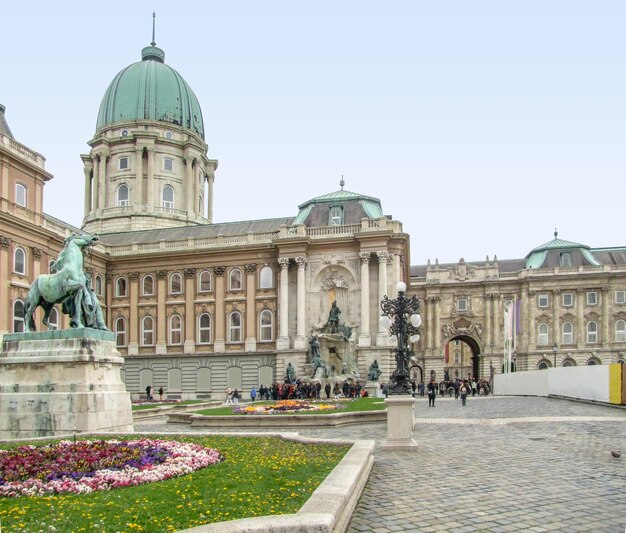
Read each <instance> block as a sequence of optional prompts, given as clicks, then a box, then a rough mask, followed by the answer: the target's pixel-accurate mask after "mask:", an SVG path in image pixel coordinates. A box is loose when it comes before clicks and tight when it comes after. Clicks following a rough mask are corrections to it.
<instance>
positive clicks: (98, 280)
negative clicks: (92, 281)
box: [96, 275, 102, 296]
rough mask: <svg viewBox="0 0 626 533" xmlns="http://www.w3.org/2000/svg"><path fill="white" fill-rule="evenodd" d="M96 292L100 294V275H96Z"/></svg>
mask: <svg viewBox="0 0 626 533" xmlns="http://www.w3.org/2000/svg"><path fill="white" fill-rule="evenodd" d="M96 294H97V295H98V296H102V276H100V275H98V276H96Z"/></svg>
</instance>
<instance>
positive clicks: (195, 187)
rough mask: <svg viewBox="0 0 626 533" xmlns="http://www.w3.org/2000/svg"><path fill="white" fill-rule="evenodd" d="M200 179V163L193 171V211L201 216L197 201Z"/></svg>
mask: <svg viewBox="0 0 626 533" xmlns="http://www.w3.org/2000/svg"><path fill="white" fill-rule="evenodd" d="M201 179H202V171H201V170H200V165H196V167H195V169H194V173H193V194H194V198H193V212H194V213H196V215H197V216H198V215H199V216H202V208H201V207H200V204H199V203H198V200H199V199H200V180H201Z"/></svg>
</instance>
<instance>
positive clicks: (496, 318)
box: [493, 294, 504, 366]
mask: <svg viewBox="0 0 626 533" xmlns="http://www.w3.org/2000/svg"><path fill="white" fill-rule="evenodd" d="M500 333H501V331H500V295H499V294H494V295H493V345H494V346H496V347H497V350H498V352H499V353H500V354H503V353H504V344H502V343H501V341H500V339H501V338H502V337H501V335H500ZM499 366H501V365H499Z"/></svg>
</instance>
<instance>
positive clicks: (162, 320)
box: [156, 270, 167, 355]
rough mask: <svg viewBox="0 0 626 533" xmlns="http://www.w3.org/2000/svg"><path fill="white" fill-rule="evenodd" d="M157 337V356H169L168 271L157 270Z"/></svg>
mask: <svg viewBox="0 0 626 533" xmlns="http://www.w3.org/2000/svg"><path fill="white" fill-rule="evenodd" d="M156 278H157V287H156V291H157V315H158V316H157V335H156V340H157V342H156V354H157V355H165V354H167V311H166V308H165V299H166V297H167V270H157V273H156Z"/></svg>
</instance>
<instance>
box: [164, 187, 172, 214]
mask: <svg viewBox="0 0 626 533" xmlns="http://www.w3.org/2000/svg"><path fill="white" fill-rule="evenodd" d="M163 207H164V208H165V209H174V189H173V188H172V186H171V185H166V186H165V187H163Z"/></svg>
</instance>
